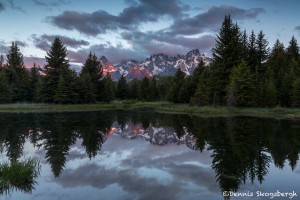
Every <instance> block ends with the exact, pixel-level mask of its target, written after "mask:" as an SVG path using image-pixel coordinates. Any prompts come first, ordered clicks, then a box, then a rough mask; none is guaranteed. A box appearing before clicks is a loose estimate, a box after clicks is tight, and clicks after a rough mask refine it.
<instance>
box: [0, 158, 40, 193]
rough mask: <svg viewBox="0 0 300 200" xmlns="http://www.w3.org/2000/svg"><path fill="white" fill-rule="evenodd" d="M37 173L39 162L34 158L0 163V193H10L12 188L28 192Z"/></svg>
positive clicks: (33, 183) (32, 187) (38, 172)
mask: <svg viewBox="0 0 300 200" xmlns="http://www.w3.org/2000/svg"><path fill="white" fill-rule="evenodd" d="M39 174H40V163H39V161H38V160H37V159H34V158H30V159H27V160H25V161H20V162H19V161H17V162H12V163H8V162H6V163H3V164H0V194H10V192H11V191H12V190H19V191H23V192H26V193H30V192H31V191H32V189H34V185H35V184H36V178H37V177H38V176H39Z"/></svg>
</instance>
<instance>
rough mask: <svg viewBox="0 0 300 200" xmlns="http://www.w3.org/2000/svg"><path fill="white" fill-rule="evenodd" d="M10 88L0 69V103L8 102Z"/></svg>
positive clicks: (10, 93)
mask: <svg viewBox="0 0 300 200" xmlns="http://www.w3.org/2000/svg"><path fill="white" fill-rule="evenodd" d="M11 98H12V88H11V86H10V85H9V83H8V80H7V78H6V74H5V72H4V70H1V69H0V103H10V102H11Z"/></svg>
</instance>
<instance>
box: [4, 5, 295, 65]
mask: <svg viewBox="0 0 300 200" xmlns="http://www.w3.org/2000/svg"><path fill="white" fill-rule="evenodd" d="M299 7H300V1H298V0H289V1H287V0H243V1H241V0H226V1H225V0H163V1H162V0H85V1H83V0H82V1H81V0H73V1H71V0H26V1H24V0H0V25H1V30H0V54H6V53H7V51H8V48H9V46H10V44H11V42H12V41H17V42H18V44H19V46H20V47H21V51H22V53H23V55H24V57H25V63H26V65H27V66H28V67H30V66H31V65H32V63H33V62H37V63H38V64H42V63H43V62H44V57H45V55H46V51H48V50H49V47H50V45H51V42H52V41H53V39H54V37H55V36H59V37H60V38H61V39H62V40H63V41H64V43H65V44H66V46H67V49H68V53H69V54H68V58H69V59H70V61H71V63H73V64H76V63H77V64H79V65H80V63H82V62H84V60H85V59H86V57H87V54H88V53H89V52H90V51H91V52H95V53H96V55H97V56H98V57H101V56H102V55H105V56H106V57H107V58H108V59H109V60H110V61H111V62H112V63H113V64H117V63H119V62H120V61H122V60H125V59H130V58H132V59H136V60H143V59H145V58H146V57H148V56H149V55H151V54H156V53H166V54H168V55H176V54H186V53H187V52H188V51H189V50H192V49H195V48H198V49H200V51H201V52H202V53H205V54H207V55H210V54H211V48H212V47H213V46H214V42H215V37H216V34H217V33H218V30H219V28H220V26H221V23H222V21H223V19H224V15H225V14H231V16H232V18H233V21H234V22H237V23H238V24H239V25H240V27H241V28H242V29H246V30H247V32H248V33H250V32H251V30H254V31H255V33H257V32H258V31H260V30H263V31H264V33H265V34H266V38H267V39H268V40H269V43H270V47H272V46H273V44H274V42H275V40H276V39H277V38H278V39H279V40H280V41H281V42H283V43H284V44H285V46H287V44H288V41H289V40H290V39H291V37H292V36H293V35H295V36H296V38H299V37H300V21H299V19H300V12H299Z"/></svg>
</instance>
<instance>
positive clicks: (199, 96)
mask: <svg viewBox="0 0 300 200" xmlns="http://www.w3.org/2000/svg"><path fill="white" fill-rule="evenodd" d="M204 80H205V79H204V76H203V75H202V76H200V77H199V79H198V82H197V89H196V92H195V94H194V96H193V97H192V98H191V103H192V104H193V105H197V106H205V105H208V101H209V97H208V88H207V85H206V83H205V81H204Z"/></svg>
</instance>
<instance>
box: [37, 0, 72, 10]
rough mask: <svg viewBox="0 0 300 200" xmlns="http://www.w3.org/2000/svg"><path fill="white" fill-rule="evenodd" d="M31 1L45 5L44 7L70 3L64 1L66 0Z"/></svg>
mask: <svg viewBox="0 0 300 200" xmlns="http://www.w3.org/2000/svg"><path fill="white" fill-rule="evenodd" d="M32 1H33V2H34V3H35V5H37V6H41V7H45V8H51V7H55V8H57V7H59V6H62V5H69V4H70V3H71V2H70V1H66V0H59V1H50V2H45V1H42V0H32Z"/></svg>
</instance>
